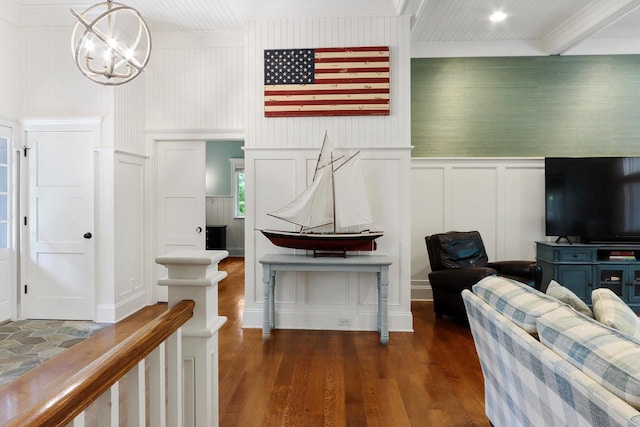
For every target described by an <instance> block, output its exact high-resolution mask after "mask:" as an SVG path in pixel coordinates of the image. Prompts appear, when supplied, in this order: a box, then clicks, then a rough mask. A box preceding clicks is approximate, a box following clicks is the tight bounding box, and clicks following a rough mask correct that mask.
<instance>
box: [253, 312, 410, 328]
mask: <svg viewBox="0 0 640 427" xmlns="http://www.w3.org/2000/svg"><path fill="white" fill-rule="evenodd" d="M388 316H389V317H388V323H389V332H413V315H412V314H411V313H410V312H409V313H404V312H389V314H388ZM262 319H263V312H262V309H253V310H245V311H244V313H243V324H242V327H243V328H246V329H251V328H259V329H262ZM376 324H377V314H376V313H375V312H369V313H353V312H344V313H341V312H326V311H318V312H310V311H306V310H305V311H278V310H276V329H310V330H326V331H376V330H377V326H376ZM343 325H344V326H343Z"/></svg>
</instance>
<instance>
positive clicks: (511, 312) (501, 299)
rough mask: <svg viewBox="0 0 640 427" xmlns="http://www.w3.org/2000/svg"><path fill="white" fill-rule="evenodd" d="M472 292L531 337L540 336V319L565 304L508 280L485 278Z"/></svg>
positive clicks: (493, 277)
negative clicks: (537, 332) (537, 323)
mask: <svg viewBox="0 0 640 427" xmlns="http://www.w3.org/2000/svg"><path fill="white" fill-rule="evenodd" d="M472 290H473V293H474V294H476V295H477V296H479V297H480V298H482V299H483V300H485V301H486V302H487V303H488V304H489V305H491V306H492V307H494V308H495V309H496V310H498V311H499V312H500V313H502V314H503V315H504V316H506V317H508V318H509V319H511V320H512V321H513V322H514V323H515V324H517V325H518V326H520V327H521V328H522V329H524V330H525V331H527V332H528V333H530V334H535V333H536V318H537V317H538V316H540V315H542V314H544V313H546V312H548V311H551V310H553V309H555V308H558V307H560V306H561V305H562V303H560V302H559V301H557V300H556V299H555V298H551V297H549V296H547V295H545V294H543V293H542V292H539V291H537V290H535V289H533V288H532V287H530V286H527V285H525V284H524V283H520V282H516V281H515V280H511V279H507V278H506V277H500V276H488V277H485V278H484V279H482V280H480V281H479V282H478V283H476V284H475V285H473V287H472Z"/></svg>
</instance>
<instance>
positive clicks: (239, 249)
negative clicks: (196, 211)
mask: <svg viewBox="0 0 640 427" xmlns="http://www.w3.org/2000/svg"><path fill="white" fill-rule="evenodd" d="M234 214H235V204H234V200H233V196H207V225H208V226H211V225H226V226H227V230H226V235H227V236H226V237H227V248H226V249H227V251H229V255H231V256H244V219H240V218H234Z"/></svg>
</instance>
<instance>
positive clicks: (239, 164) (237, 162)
mask: <svg viewBox="0 0 640 427" xmlns="http://www.w3.org/2000/svg"><path fill="white" fill-rule="evenodd" d="M229 162H230V163H231V187H232V192H233V217H234V219H244V218H245V215H242V214H240V212H239V209H238V208H239V203H240V200H238V175H237V173H238V172H240V171H241V172H242V173H243V174H244V159H234V158H232V159H229ZM245 194H246V193H245ZM245 203H246V199H245ZM245 213H246V205H245Z"/></svg>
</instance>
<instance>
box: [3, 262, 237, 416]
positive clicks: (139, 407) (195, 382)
mask: <svg viewBox="0 0 640 427" xmlns="http://www.w3.org/2000/svg"><path fill="white" fill-rule="evenodd" d="M227 256H228V253H227V252H226V251H180V252H174V253H170V254H167V255H163V256H161V257H158V258H157V260H156V262H157V263H159V264H162V265H165V266H167V268H168V277H167V278H166V279H162V280H160V281H159V285H161V286H168V287H169V310H168V311H166V312H164V313H162V314H161V315H160V316H158V317H156V318H154V319H153V320H151V321H149V322H148V323H147V324H146V325H145V326H143V327H142V328H141V329H139V330H137V331H135V332H134V333H132V334H131V335H130V336H129V337H127V338H126V339H124V340H122V341H121V342H119V343H118V344H116V345H115V346H114V347H113V348H112V349H111V350H109V351H107V352H105V353H104V354H103V355H102V356H100V357H98V358H97V359H96V360H94V361H93V362H91V363H89V364H88V365H87V366H86V367H84V368H77V369H78V370H77V372H75V373H72V374H70V375H69V377H68V378H67V379H65V380H64V381H60V382H59V383H58V384H46V390H36V387H37V385H38V381H37V378H36V379H35V380H33V379H31V380H30V381H29V383H28V385H27V386H21V387H20V388H19V389H20V390H21V393H29V394H30V397H29V398H27V397H26V396H24V395H13V396H11V395H10V389H7V393H9V394H7V396H6V398H3V400H4V401H5V403H4V404H3V407H4V412H5V414H4V416H5V417H4V418H3V416H2V414H0V421H1V422H0V424H2V425H4V426H19V427H25V426H42V425H51V426H73V427H83V426H85V425H86V424H88V421H90V422H91V424H92V425H94V424H95V425H97V426H100V427H102V426H119V425H120V419H121V416H122V418H125V419H126V423H127V425H129V426H145V425H151V426H154V427H165V426H169V427H192V426H194V427H216V426H218V425H219V422H218V401H219V399H218V335H217V334H218V330H219V329H220V327H222V325H223V324H224V323H225V322H226V317H223V316H218V287H217V284H218V282H219V281H220V280H222V279H224V278H225V277H226V275H227V274H226V272H223V271H218V262H219V261H221V260H222V259H224V258H226V257H227ZM123 377H126V381H122V378H123ZM16 381H20V379H18V380H16ZM122 383H123V384H122ZM165 384H166V390H167V394H166V395H165ZM121 385H124V386H123V387H121ZM29 387H31V390H32V392H29V391H28V390H29ZM121 389H123V390H121ZM124 389H126V392H124ZM25 390H27V391H25ZM121 391H123V392H122V393H121ZM1 395H2V393H0V396H1ZM123 396H124V399H125V401H124V402H123V404H124V406H125V408H126V409H125V410H124V411H123V413H122V414H121V413H120V400H121V398H122V397H123ZM25 399H27V400H30V402H29V403H27V404H25V403H24V400H25ZM20 400H22V403H20V404H14V403H12V402H20ZM147 402H148V403H147ZM7 408H10V409H11V410H12V411H15V412H16V413H9V411H7ZM147 416H148V418H149V419H148V420H147ZM5 421H6V423H5Z"/></svg>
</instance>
